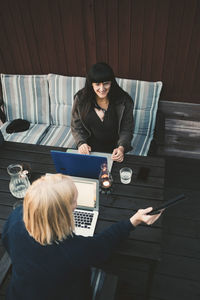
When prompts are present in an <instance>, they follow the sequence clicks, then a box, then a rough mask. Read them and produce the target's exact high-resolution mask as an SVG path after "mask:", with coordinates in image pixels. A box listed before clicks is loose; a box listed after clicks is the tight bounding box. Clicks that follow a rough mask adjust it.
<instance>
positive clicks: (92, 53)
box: [83, 0, 97, 71]
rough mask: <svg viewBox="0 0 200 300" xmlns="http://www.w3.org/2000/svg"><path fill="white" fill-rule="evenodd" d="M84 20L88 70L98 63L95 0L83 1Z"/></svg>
mask: <svg viewBox="0 0 200 300" xmlns="http://www.w3.org/2000/svg"><path fill="white" fill-rule="evenodd" d="M83 18H84V20H83V22H84V26H85V27H84V32H83V35H84V42H85V64H86V70H88V69H89V68H90V66H91V65H92V64H94V63H96V60H97V57H96V34H95V16H94V1H93V0H88V1H84V2H83ZM86 70H85V71H86Z"/></svg>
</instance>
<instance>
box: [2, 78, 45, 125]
mask: <svg viewBox="0 0 200 300" xmlns="http://www.w3.org/2000/svg"><path fill="white" fill-rule="evenodd" d="M1 83H2V92H3V99H4V111H5V113H6V120H7V121H12V120H14V119H19V118H20V119H24V120H27V121H29V122H30V123H33V124H50V113H49V111H50V107H49V91H48V82H47V76H46V75H7V74H1Z"/></svg>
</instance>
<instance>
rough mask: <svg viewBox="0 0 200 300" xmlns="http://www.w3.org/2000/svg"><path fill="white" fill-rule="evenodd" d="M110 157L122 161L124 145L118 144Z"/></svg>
mask: <svg viewBox="0 0 200 300" xmlns="http://www.w3.org/2000/svg"><path fill="white" fill-rule="evenodd" d="M111 158H112V160H114V161H118V162H122V161H123V160H124V147H123V146H119V147H118V148H115V149H114V150H113V153H112V156H111Z"/></svg>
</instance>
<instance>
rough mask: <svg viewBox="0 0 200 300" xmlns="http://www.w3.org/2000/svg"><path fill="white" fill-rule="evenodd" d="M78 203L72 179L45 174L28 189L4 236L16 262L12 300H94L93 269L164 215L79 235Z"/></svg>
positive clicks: (138, 218) (10, 291) (141, 214)
mask: <svg viewBox="0 0 200 300" xmlns="http://www.w3.org/2000/svg"><path fill="white" fill-rule="evenodd" d="M76 199H77V189H76V187H75V185H74V183H73V181H72V180H71V178H70V177H68V176H65V175H61V174H56V175H50V176H48V175H46V176H43V177H41V178H40V179H38V180H36V181H35V182H34V183H33V184H32V185H31V186H30V187H29V189H28V190H27V193H26V195H25V198H24V204H23V208H22V207H20V206H19V207H17V208H16V209H15V210H14V211H13V212H12V213H11V215H10V217H9V219H8V221H7V222H6V224H5V226H4V230H3V235H2V240H3V244H4V246H5V248H6V250H7V251H8V253H9V255H10V257H11V261H12V277H11V280H10V285H9V288H8V292H7V299H10V300H11V299H12V300H13V299H14V300H18V299H19V300H27V299H28V300H40V299H41V300H51V299H52V300H55V299H59V300H61V299H63V300H64V299H65V300H67V299H69V300H73V299H74V300H76V299H77V300H80V299H81V300H86V299H87V300H89V299H90V300H91V299H92V296H91V293H92V291H91V288H90V275H91V274H90V267H91V266H95V265H98V264H99V263H102V262H104V261H105V260H107V259H108V258H109V256H110V254H111V252H112V250H113V249H114V248H115V247H116V246H117V245H118V244H119V243H120V241H122V240H123V239H125V238H126V237H127V236H128V235H129V233H130V231H131V230H133V229H134V228H135V227H136V226H137V225H138V224H140V223H141V222H144V223H147V224H152V223H154V222H155V221H156V220H157V219H158V218H159V216H160V215H157V216H155V215H154V216H150V215H147V213H148V212H150V211H151V209H152V208H147V209H144V210H139V211H138V212H137V213H136V214H135V215H133V216H132V217H131V218H130V219H129V220H124V221H121V222H118V223H116V224H115V225H112V226H111V227H109V228H108V229H106V230H104V231H103V232H101V233H100V234H97V235H95V236H94V237H83V236H77V235H75V234H74V233H73V230H74V220H73V210H74V209H75V207H76Z"/></svg>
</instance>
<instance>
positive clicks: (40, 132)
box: [0, 121, 49, 144]
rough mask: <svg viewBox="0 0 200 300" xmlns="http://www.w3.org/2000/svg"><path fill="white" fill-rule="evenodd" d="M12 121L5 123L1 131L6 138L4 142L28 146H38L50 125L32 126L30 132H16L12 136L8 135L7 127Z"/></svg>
mask: <svg viewBox="0 0 200 300" xmlns="http://www.w3.org/2000/svg"><path fill="white" fill-rule="evenodd" d="M10 122H11V121H8V122H5V123H4V124H3V125H2V126H1V128H0V130H1V132H2V135H3V137H4V140H6V141H10V142H20V143H28V144H38V143H39V142H40V140H41V139H42V138H43V136H44V135H45V133H46V131H47V129H48V127H49V125H48V124H33V123H31V124H30V127H29V129H28V130H26V131H23V132H15V133H12V134H9V133H6V127H7V126H8V125H9V124H10Z"/></svg>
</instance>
